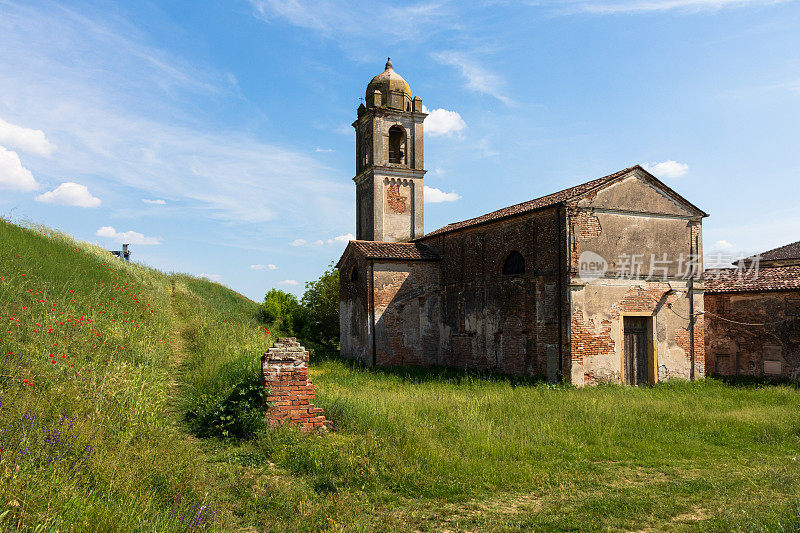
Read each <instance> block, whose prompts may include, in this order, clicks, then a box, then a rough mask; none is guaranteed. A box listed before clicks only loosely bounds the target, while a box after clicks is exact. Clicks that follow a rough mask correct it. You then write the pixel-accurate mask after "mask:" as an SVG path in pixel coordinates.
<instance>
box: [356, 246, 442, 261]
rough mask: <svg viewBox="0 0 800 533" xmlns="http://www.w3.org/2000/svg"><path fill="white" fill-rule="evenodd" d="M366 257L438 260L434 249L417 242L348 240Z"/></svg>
mask: <svg viewBox="0 0 800 533" xmlns="http://www.w3.org/2000/svg"><path fill="white" fill-rule="evenodd" d="M348 246H352V247H353V248H355V249H356V250H357V251H358V252H359V253H361V254H363V255H364V257H366V258H367V259H397V260H405V261H438V260H439V254H437V253H436V251H435V250H433V249H431V248H429V247H427V246H425V245H424V244H420V243H418V242H378V241H350V244H349V245H348Z"/></svg>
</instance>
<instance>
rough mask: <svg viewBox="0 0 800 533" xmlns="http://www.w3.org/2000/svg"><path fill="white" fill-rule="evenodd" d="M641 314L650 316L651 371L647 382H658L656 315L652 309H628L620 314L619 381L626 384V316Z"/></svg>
mask: <svg viewBox="0 0 800 533" xmlns="http://www.w3.org/2000/svg"><path fill="white" fill-rule="evenodd" d="M626 316H641V317H650V318H651V319H650V320H648V321H647V333H646V334H645V337H646V338H647V360H648V362H649V363H650V372H649V375H648V376H647V382H648V384H650V385H655V384H656V383H658V347H657V346H658V345H657V343H656V315H654V314H653V313H652V312H651V311H626V312H620V314H619V350H618V352H619V382H620V384H621V385H625V317H626Z"/></svg>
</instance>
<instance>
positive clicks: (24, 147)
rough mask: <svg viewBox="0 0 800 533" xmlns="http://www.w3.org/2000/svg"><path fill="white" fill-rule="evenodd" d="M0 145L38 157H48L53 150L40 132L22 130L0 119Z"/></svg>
mask: <svg viewBox="0 0 800 533" xmlns="http://www.w3.org/2000/svg"><path fill="white" fill-rule="evenodd" d="M0 144H4V145H6V146H11V147H12V148H15V149H17V150H21V151H23V152H32V153H34V154H39V155H50V154H51V153H52V152H53V150H54V149H55V146H53V145H52V144H51V143H50V141H48V140H47V138H46V137H45V135H44V132H43V131H42V130H32V129H29V128H23V127H22V126H17V125H15V124H11V123H9V122H6V121H5V120H3V119H2V118H0Z"/></svg>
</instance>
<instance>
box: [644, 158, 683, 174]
mask: <svg viewBox="0 0 800 533" xmlns="http://www.w3.org/2000/svg"><path fill="white" fill-rule="evenodd" d="M642 166H643V167H644V168H645V169H646V170H647V171H648V172H650V173H651V174H653V175H654V176H656V177H659V178H677V177H680V176H683V175H684V174H686V173H687V172H689V165H687V164H686V163H678V162H677V161H673V160H671V159H670V160H669V161H662V162H661V163H650V164H647V163H645V164H644V165H642Z"/></svg>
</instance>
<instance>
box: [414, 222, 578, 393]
mask: <svg viewBox="0 0 800 533" xmlns="http://www.w3.org/2000/svg"><path fill="white" fill-rule="evenodd" d="M558 225H559V216H558V213H557V210H556V209H549V210H545V211H541V212H537V213H530V214H527V215H522V216H518V217H514V218H512V219H508V220H501V221H497V222H494V223H489V224H483V225H480V226H475V227H471V228H466V229H463V230H460V231H456V232H451V233H445V234H442V235H438V236H435V237H431V238H430V239H425V241H424V242H425V244H427V245H428V246H431V247H432V248H435V249H436V250H437V251H438V252H439V254H440V256H441V257H442V261H441V271H442V287H441V290H442V292H443V294H442V298H441V335H440V339H441V341H440V342H441V360H442V364H445V365H448V366H453V367H457V368H471V369H478V370H491V371H498V372H502V373H505V374H511V375H517V376H526V375H547V376H548V377H550V378H551V379H556V378H557V370H558V366H559V365H558V360H557V358H558V353H559V349H558V347H559V342H562V343H564V342H565V341H564V339H559V328H558V303H559V298H560V297H559V294H558V288H559V283H558V262H559V243H558V235H559V227H558ZM564 233H565V232H564ZM512 251H516V252H519V253H520V254H521V255H522V256H523V257H524V258H525V273H524V274H518V275H503V274H502V268H503V263H504V262H505V260H506V258H507V257H508V255H509V254H510V253H511V252H512ZM563 252H564V253H566V249H565V248H564V250H563ZM563 297H564V284H562V295H561V298H563ZM562 301H564V300H562ZM562 312H564V313H566V312H568V306H566V305H564V306H562ZM567 319H568V318H567V315H564V317H563V320H564V323H562V334H563V333H564V332H566V330H567V327H566V325H565V322H566V320H567ZM561 351H562V353H564V354H566V353H567V352H568V350H567V349H566V344H564V348H562V350H561Z"/></svg>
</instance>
